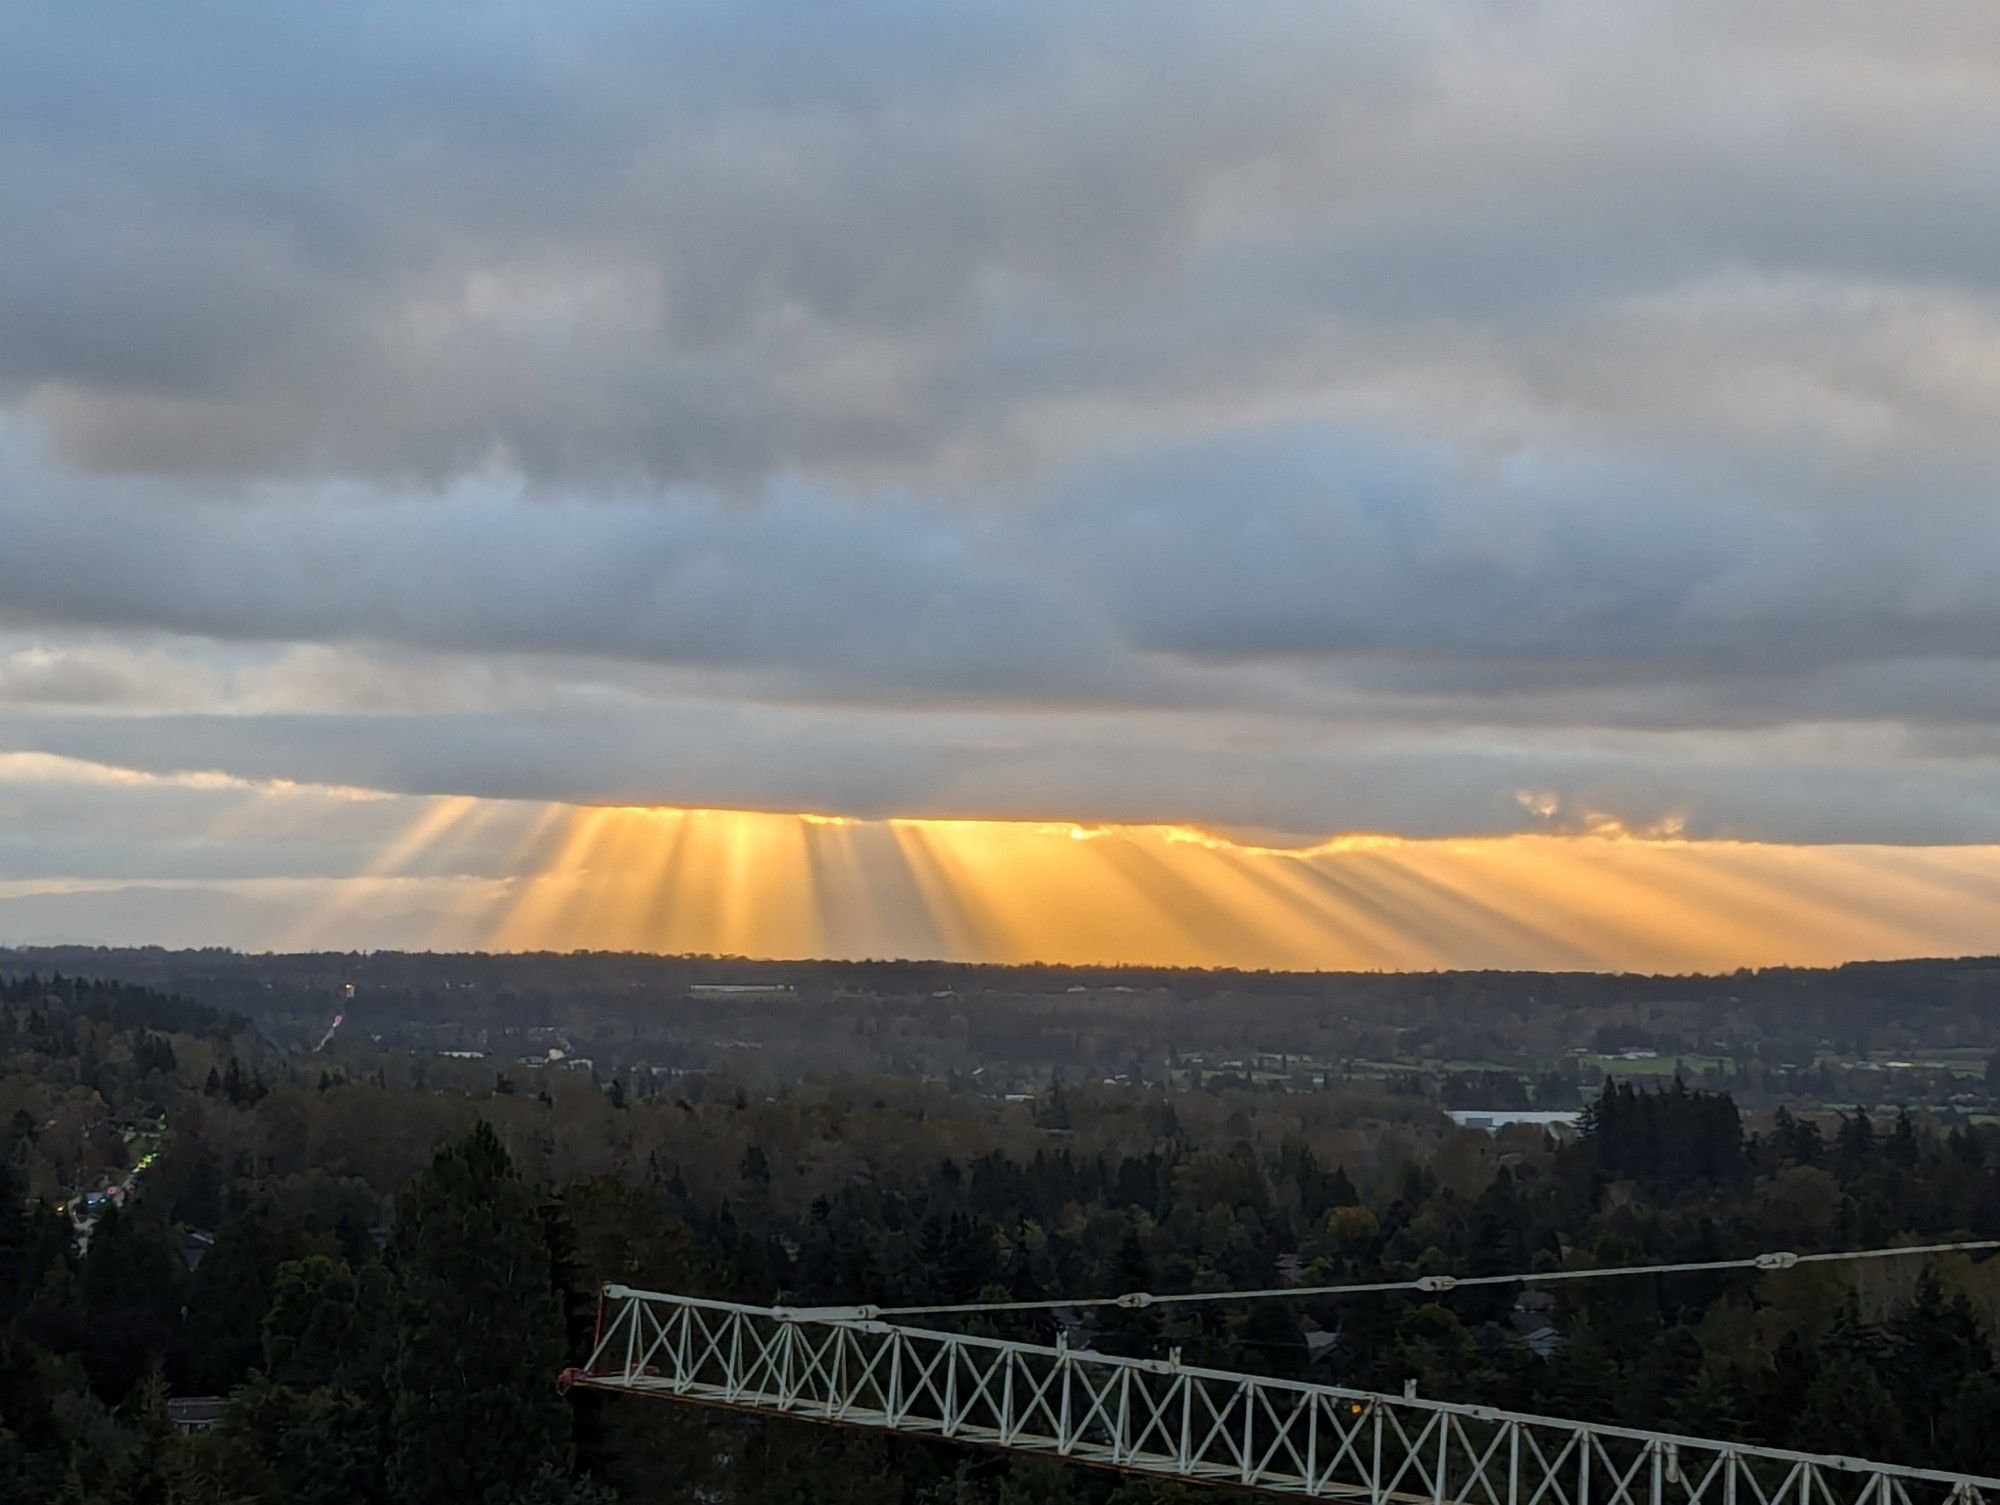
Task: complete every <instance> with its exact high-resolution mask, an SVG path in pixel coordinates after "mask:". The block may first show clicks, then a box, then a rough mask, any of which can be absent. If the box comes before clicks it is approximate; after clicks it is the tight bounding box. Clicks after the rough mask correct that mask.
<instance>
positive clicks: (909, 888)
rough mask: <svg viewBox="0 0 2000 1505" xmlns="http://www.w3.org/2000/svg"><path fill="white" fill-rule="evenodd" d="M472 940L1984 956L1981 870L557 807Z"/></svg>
mask: <svg viewBox="0 0 2000 1505" xmlns="http://www.w3.org/2000/svg"><path fill="white" fill-rule="evenodd" d="M556 824H557V826H558V827H559V828H560V830H559V834H557V835H556V836H555V837H554V838H553V839H550V840H547V841H545V843H544V846H543V850H544V852H545V854H546V860H545V861H544V862H542V864H541V865H540V866H539V867H538V868H537V869H536V870H535V871H534V872H532V873H530V874H527V875H524V876H522V877H520V878H518V879H516V880H515V881H514V882H513V883H512V884H511V885H510V889H511V892H510V893H509V894H508V896H507V898H506V900H505V902H504V904H502V905H500V906H499V907H498V908H497V909H496V912H494V913H493V914H492V916H491V927H490V929H489V930H488V931H487V933H486V934H485V936H484V937H483V939H484V941H485V943H486V944H488V945H490V946H493V947H497V948H503V949H543V948H551V949H570V948H577V947H584V948H604V949H615V950H626V949H631V950H649V951H666V952H682V951H695V952H717V953H727V954H742V955H751V956H784V957H802V956H828V957H863V956H877V957H889V956H923V957H944V958H950V959H957V960H973V961H1031V960H1044V961H1057V962H1074V963H1093V962H1147V963H1160V964H1174V965H1189V966H1243V967H1271V968H1430V967H1537V968H1540V967H1554V968H1581V967H1610V968H1626V969H1636V970H1666V971H1680V970H1693V969H1718V968H1731V967H1736V966H1758V965H1769V964H1775V963H1787V962H1790V963H1830V962H1838V961H1845V960H1850V959H1855V958H1862V957H1893V956H1911V955H1938V954H1962V953H1969V952H1977V951H1991V950H1993V949H1995V947H1996V945H2000V848H1995V847H1930V848H1909V847H1874V846H1810V847H1807V846H1772V845H1760V844H1754V843H1743V842H1692V841H1682V840H1653V839H1645V838H1638V837H1631V836H1623V835H1567V836H1558V835H1530V836H1507V837H1492V838H1479V839H1467V840H1401V839H1397V838H1388V837H1367V838H1352V839H1344V840H1334V841H1329V842H1327V843H1324V844H1322V845H1320V846H1316V847H1311V848H1306V849H1301V850H1297V851H1290V850H1284V849H1274V848H1268V847H1252V846H1243V845H1238V844H1236V843H1233V842H1230V841H1227V840H1224V839H1221V838H1218V837H1215V836H1211V835H1207V834H1204V833H1198V832H1191V831H1187V830H1184V829H1180V828H1176V827H1166V826H1103V827H1084V826H1070V825H1048V824H1034V823H1024V822H1010V821H937V820H907V821H904V820H892V821H851V820H836V819H829V818H825V817H816V816H807V815H775V814H757V813H748V812H740V811H720V810H667V809H589V810H575V811H570V812H568V813H567V814H566V815H564V816H562V817H560V818H559V819H558V820H557V822H556Z"/></svg>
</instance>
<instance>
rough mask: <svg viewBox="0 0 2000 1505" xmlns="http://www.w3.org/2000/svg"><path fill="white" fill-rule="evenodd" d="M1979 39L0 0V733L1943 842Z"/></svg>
mask: <svg viewBox="0 0 2000 1505" xmlns="http://www.w3.org/2000/svg"><path fill="white" fill-rule="evenodd" d="M1987 16H1988V13H1987V12H1986V10H1985V9H1984V8H1983V7H1975V6H1961V5H1949V4H1947V5H1939V6H1935V7H1929V8H1926V9H1925V10H1924V11H1923V12H1922V15H1921V18H1920V19H1913V18H1912V17H1911V16H1910V15H1908V14H1907V13H1903V12H1889V11H1886V10H1884V9H1882V8H1879V7H1875V6H1870V5H1862V4H1819V5H1811V6H1806V5H1784V4H1781V5H1774V6H1767V7H1758V8H1755V9H1754V10H1751V9H1745V8H1742V7H1737V6H1727V5H1721V4H1709V3H1698V4H1693V5H1675V6H1668V5H1658V6H1653V5H1641V6H1634V7H1626V8H1621V9H1619V10H1617V11H1607V10H1605V9H1603V8H1601V7H1594V6H1588V5H1581V4H1577V5H1563V4H1547V5H1527V6H1519V7H1500V8H1496V7H1490V6H1484V5H1471V4H1468V5H1464V6H1440V7H1430V8H1412V7H1393V6H1362V7H1350V8H1347V9H1344V10H1338V11H1335V10H1329V9H1327V8H1326V7H1324V6H1320V5H1304V4H1299V5H1293V4H1270V5H1250V6H1231V7H1227V8H1213V9H1199V8H1181V9H1162V8H1160V7H1156V6H1136V5H1135V6H1125V5H1102V6H1089V7H1078V6H1067V5H1066V6H1036V5H1021V6H1009V7H1005V8H995V9H991V10H986V11H975V12H964V13H962V12H957V11H947V10H942V9H940V8H937V7H934V6H920V5H902V4H883V5H875V4H870V5H863V6H857V7H845V8H842V9H841V10H840V11H838V12H830V11H827V10H825V9H824V8H815V7H805V6H791V5H785V6H776V7H769V8H763V9H759V10H757V11H755V12H745V11H744V10H742V9H741V8H738V7H722V6H702V5H684V6H671V7H661V6H639V5H615V4H599V5H590V6H585V7H572V8H566V9H564V10H561V11H551V10H547V9H544V8H537V7H529V6H520V5H511V4H501V5H490V6H482V7H480V8H478V9H477V10H476V11H464V10H460V9H455V8H446V7H434V6H428V5H366V4H364V5H355V6H341V7H320V8H317V9H309V10H265V9H254V8H248V9H246V8H240V7H227V6H215V7H204V6H194V7H177V8H175V9H174V10H173V11H171V12H168V11H165V10H158V9H141V10H139V11H135V12H131V13H128V14H121V15H120V16H119V17H118V18H117V21H116V24H115V25H114V24H112V23H111V22H110V21H108V20H104V19H99V18H94V17H93V16H92V15H91V14H90V13H88V12H84V11H78V10H76V9H74V8H67V9H49V10H42V11H37V12H33V13H31V14H27V15H24V16H22V17H19V18H15V19H14V22H13V24H12V25H11V26H10V38H9V45H8V46H7V47H6V48H4V49H0V174H4V180H5V181H6V182H7V183H8V185H9V210H8V213H7V214H5V215H4V216H0V410H4V414H3V415H0V425H4V426H0V630H4V631H6V632H8V633H9V634H11V637H10V640H9V643H10V645H12V646H9V648H8V651H7V652H5V653H0V716H5V717H6V718H7V719H6V721H5V738H4V741H0V748H4V747H5V746H15V747H37V748H48V749H50V750H56V751H71V752H75V753H77V754H78V755H79V756H87V757H91V758H99V759H102V760H104V761H107V762H112V763H122V762H142V761H145V760H149V759H150V760H153V761H154V762H158V761H160V760H165V761H166V762H167V763H169V764H171V766H174V767H221V768H230V769H232V770H235V771H239V772H245V773H252V774H256V775H258V776H261V777H313V778H324V779H329V780H332V781H334V782H339V783H371V782H372V783H377V784H379V785H381V786H382V787H385V788H395V789H406V790H413V791H419V792H433V791H440V790H444V791H460V790H462V791H467V792H483V793H493V794H504V795H516V796H522V797H534V798H540V797H558V798H573V799H585V800H589V799H616V800H629V801H637V802H645V801H660V802H677V803H690V804H705V803H712V804H743V805H753V806H762V807H767V808H769V807H787V806H812V807H821V808H840V809H853V810H863V811H867V812H872V813H888V812H895V811H897V810H899V809H902V810H905V811H917V810H921V811H924V812H927V813H940V814H948V813H954V812H955V811H962V812H968V813H995V814H997V813H1032V814H1047V815H1059V814H1074V815H1077V816H1081V817H1084V818H1089V817H1094V816H1095V817H1104V818H1111V817H1114V816H1115V817H1120V818H1135V819H1136V818H1167V819H1172V818H1178V817H1181V816H1186V817H1187V818H1200V819H1205V820H1216V821H1229V822H1240V823H1245V824H1255V825H1261V826H1267V827H1273V828H1277V829H1283V830H1290V831H1304V830H1311V829H1316V828H1321V827H1350V826H1360V827H1368V828H1385V827H1387V828H1394V829H1406V830H1411V831H1426V832H1434V831H1451V830H1462V829H1515V828H1520V827H1522V826H1524V825H1532V824H1533V823H1534V821H1535V820H1536V819H1538V817H1535V816H1534V815H1533V814H1532V813H1531V812H1530V811H1529V808H1528V806H1527V805H1524V804H1523V803H1522V802H1521V800H1520V799H1519V798H1518V796H1519V795H1520V794H1521V792H1522V791H1523V790H1528V791H1551V792H1554V793H1555V794H1556V795H1557V796H1558V804H1559V806H1560V808H1561V810H1562V811H1563V812H1564V813H1563V816H1562V818H1563V819H1565V820H1568V819H1581V818H1583V817H1584V816H1585V815H1586V814H1589V813H1604V814H1610V815H1615V816H1617V817H1618V818H1620V819H1624V820H1627V821H1629V822H1631V823H1633V824H1635V825H1637V824H1649V823H1651V822H1653V821H1656V820H1665V819H1668V818H1674V819H1684V820H1686V821H1688V822H1689V823H1690V825H1689V829H1691V830H1695V831H1697V832H1717V831H1727V832H1735V833H1740V834H1756V835H1765V836H1775V837H1780V838H1785V837H1790V838H1797V839H1812V840H1819V839H1832V838H1836V837H1840V836H1843V835H1848V836H1858V835H1864V834H1865V835H1868V836H1871V837H1880V838H1888V839H1903V840H1938V839H1952V838H1953V837H1954V836H1957V837H1961V838H1962V837H1969V836H1971V835H1973V834H1976V833H1979V832H1985V831H1987V830H1988V828H1989V826H1990V825H1991V823H1992V813H1991V809H1990V806H1991V805H1992V803H1993V793H1992V791H1994V790H1995V789H1996V788H2000V784H1997V783H1996V781H1995V777H1994V772H1993V768H1994V765H1993V762H1992V758H1993V752H1992V749H1993V748H1994V747H1995V746H1996V745H2000V736H1996V729H2000V604H1996V603H2000V509H1996V507H1995V506H1994V501H1995V498H1994V495H1993V481H1992V477H1993V476H1994V475H1995V474H2000V252H1996V249H1995V248H1996V247H2000V198H1996V190H1995V188H1994V186H1993V185H1994V184H1995V183H1996V182H2000V33H1995V32H1994V31H1993V29H1992V28H1991V27H1990V25H1989V24H1988V21H1987ZM57 639H62V644H60V645H57V646H59V647H60V649H61V651H56V647H52V646H50V645H55V644H57ZM44 640H46V641H44ZM301 654H316V655H317V657H311V658H301V657H300V656H299V655H301ZM246 665H248V666H249V667H246ZM301 710H305V711H317V712H321V713H323V719H314V718H313V717H306V718H304V719H299V718H297V717H296V716H294V715H293V714H292V713H296V712H299V711H301ZM78 711H88V712H90V713H91V714H90V715H89V716H78V715H75V714H73V713H75V712H78ZM1113 711H1116V712H1118V713H1120V715H1119V716H1113V715H1111V714H1110V713H1111V712H1113ZM137 712H144V713H146V719H144V720H141V719H138V718H137V717H136V716H134V715H125V714H121V713H137ZM174 713H180V714H174ZM207 713H217V714H207ZM1121 717H1122V719H1121ZM953 718H957V719H956V720H954V719H953ZM1093 718H1094V719H1093ZM1620 738H1623V739H1626V740H1624V741H1618V740H1617V739H1620ZM121 739H122V750H121ZM1607 739H1610V740H1607ZM1647 739H1654V740H1652V741H1648V740H1647ZM140 743H143V744H144V745H143V747H138V746H137V745H136V744H140ZM1614 744H1615V745H1614ZM1913 748H1914V749H1918V750H1921V751H1925V752H1928V753H1930V754H1933V755H1934V756H1931V757H1928V758H1925V759H1919V760H1918V761H1915V762H1909V761H1906V760H1907V757H1908V754H1909V752H1910V750H1911V749H1913ZM149 766H150V765H149ZM1897 780H1900V781H1901V782H1896V781H1897Z"/></svg>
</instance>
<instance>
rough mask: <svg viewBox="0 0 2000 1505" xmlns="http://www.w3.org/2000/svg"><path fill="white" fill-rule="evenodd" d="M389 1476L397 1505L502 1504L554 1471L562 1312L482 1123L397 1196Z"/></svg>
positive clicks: (511, 1174)
mask: <svg viewBox="0 0 2000 1505" xmlns="http://www.w3.org/2000/svg"><path fill="white" fill-rule="evenodd" d="M395 1250H396V1256H397V1260H398V1262H399V1271H398V1274H399V1282H398V1286H399V1288H398V1291H397V1296H396V1353H395V1358H394V1361H393V1363H392V1366H391V1376H392V1379H391V1390H392V1396H393V1428H392V1432H393V1437H394V1442H393V1444H392V1448H393V1451H392V1453H391V1456H390V1464H389V1467H390V1478H391V1481H392V1484H393V1486H394V1491H395V1494H396V1496H397V1498H398V1499H399V1500H401V1501H405V1502H407V1505H512V1502H513V1501H514V1500H516V1499H517V1498H518V1495H519V1491H520V1488H521V1483H522V1481H523V1480H527V1479H532V1478H535V1477H536V1476H537V1475H539V1474H541V1473H542V1472H543V1471H544V1470H545V1469H551V1468H552V1469H555V1470H557V1471H559V1472H566V1471H567V1469H568V1466H569V1461H570V1450H571V1449H570V1421H569V1412H568V1409H567V1407H566V1405H565V1403H564V1401H563V1399H562V1397H561V1395H560V1394H558V1392H557V1390H556V1383H555V1382H556V1376H557V1374H558V1373H559V1372H560V1370H561V1368H562V1365H563V1326H562V1311H561V1306H560V1303H559V1302H558V1300H557V1297H556V1292H555V1287H554V1283H553V1280H552V1277H551V1273H550V1269H549V1249H548V1244H547V1242H546V1240H545V1238H544V1236H543V1231H542V1228H541V1225H540V1222H539V1220H538V1218H537V1216H536V1198H535V1194H534V1192H533V1191H532V1190H531V1189H530V1188H529V1186H528V1185H527V1183H526V1182H525V1181H523V1180H522V1178H521V1176H520V1173H519V1172H518V1171H516V1170H515V1168H514V1164H513V1162H512V1161H511V1160H510V1159H509V1158H508V1156H507V1152H506V1150H505V1149H504V1148H502V1146H501V1144H500V1141H499V1138H498V1137H497V1136H496V1135H495V1134H494V1132H493V1130H492V1128H491V1127H490V1126H489V1125H487V1124H485V1123H483V1122H482V1123H481V1124H480V1125H479V1126H478V1127H477V1128H476V1129H474V1130H473V1131H472V1132H471V1133H470V1134H468V1135H466V1136H465V1137H464V1138H463V1139H460V1140H457V1141H455V1142H454V1143H452V1144H450V1145H448V1146H446V1147H445V1148H444V1149H443V1150H441V1151H439V1152H438V1155H437V1157H436V1158H435V1159H434V1160H433V1161H432V1162H431V1164H430V1168H429V1169H428V1170H426V1171H424V1172H423V1173H422V1174H421V1175H419V1176H418V1177H417V1178H416V1179H415V1180H414V1181H412V1182H411V1183H410V1185H409V1187H408V1188H407V1189H406V1190H405V1191H404V1192H403V1194H402V1195H401V1196H400V1197H398V1198H397V1200H396V1226H395Z"/></svg>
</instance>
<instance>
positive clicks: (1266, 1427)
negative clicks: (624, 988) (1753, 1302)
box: [567, 1285, 2000, 1505]
mask: <svg viewBox="0 0 2000 1505" xmlns="http://www.w3.org/2000/svg"><path fill="white" fill-rule="evenodd" d="M604 1301H605V1313H606V1320H605V1323H604V1325H603V1327H602V1329H601V1332H600V1334H599V1337H598V1341H597V1344H596V1347H595V1349H594V1350H593V1351H592V1353H591V1356H590V1361H589V1363H588V1364H587V1365H585V1367H584V1368H583V1369H581V1370H576V1371H572V1372H571V1373H570V1374H569V1375H568V1376H567V1378H568V1379H569V1380H570V1382H571V1383H574V1384H580V1385H587V1386H591V1387H594V1388H597V1389H604V1390H620V1391H628V1392H631V1393H634V1394H642V1395H658V1396H664V1397H667V1398H670V1399H680V1400H684V1401H694V1402H700V1403H705V1404H709V1405H720V1406H727V1407H732V1408H736V1409H740V1410H743V1411H746V1412H752V1413H757V1414H762V1415H784V1416H794V1417H798V1418H801V1419H803V1420H808V1421H820V1422H833V1423H840V1424H845V1425H849V1426H860V1427H871V1428H875V1429H877V1430H882V1431H893V1432H900V1433H906V1434H910V1435H914V1436H929V1437H941V1438H947V1439H952V1440H955V1441H960V1442H965V1443H972V1444H980V1445H985V1446H989V1447H999V1448H1005V1449H1009V1450H1013V1451H1020V1452H1029V1453H1042V1454H1047V1455H1051V1456H1055V1457H1062V1458H1070V1459H1074V1460H1075V1461H1077V1462H1080V1463H1091V1464H1097V1465H1100V1466H1105V1467H1111V1468H1118V1469H1124V1470H1128V1471H1130V1472H1133V1473H1140V1474H1151V1475H1157V1476H1161V1477H1167V1478H1177V1479H1183V1480H1187V1481H1190V1482H1199V1483H1209V1484H1226V1485H1234V1486H1237V1487H1240V1488H1247V1489H1253V1490H1261V1491H1265V1492H1267V1493H1271V1494H1283V1495H1303V1496H1305V1497H1307V1498H1313V1499H1333V1500H1367V1501H1369V1502H1370V1505H2000V1480H1996V1479H1987V1478H1977V1477H1974V1476H1971V1475H1963V1474H1950V1473H1940V1472H1937V1471H1935V1470H1930V1469H1917V1468H1901V1467H1897V1466H1895V1465H1892V1464H1886V1463H1869V1462H1866V1461H1864V1460H1861V1459H1857V1458H1841V1457H1832V1456H1826V1455H1821V1454H1812V1453H1800V1452H1793V1451H1789V1450H1786V1449H1783V1448H1765V1447H1750V1446H1744V1445H1739V1444H1733V1443H1723V1442H1713V1441H1703V1440H1701V1439H1699V1438H1693V1437H1678V1436H1674V1435H1671V1434H1669V1433H1665V1432H1649V1431H1641V1430H1637V1429H1634V1428H1630V1427H1611V1426H1597V1425H1593V1424H1586V1423H1582V1422H1574V1421H1563V1420H1559V1419H1557V1418H1554V1417H1548V1416H1527V1415H1521V1414H1517V1413H1513V1412H1507V1411H1495V1410H1491V1409H1489V1408H1486V1407H1483V1406H1464V1405H1455V1404H1452V1403H1449V1402H1445V1401H1433V1400H1418V1399H1414V1398H1410V1397H1404V1396H1392V1395H1379V1394H1376V1393H1374V1392H1372V1391H1364V1390H1347V1389H1342V1388H1341V1387H1339V1386H1335V1385H1314V1384H1307V1383H1304V1382H1301V1381H1297V1380H1279V1379H1265V1378H1263V1377H1262V1376H1258V1375H1247V1374H1232V1373H1229V1372H1227V1371H1224V1370H1217V1369H1198V1368H1193V1367H1189V1366H1184V1365H1181V1364H1179V1363H1178V1362H1168V1361H1161V1360H1155V1359H1127V1358H1120V1357H1116V1356H1114V1355H1110V1354H1098V1353H1091V1352H1088V1351H1085V1350H1078V1349H1071V1348H1066V1347H1056V1348H1048V1347H1042V1346H1038V1345H1035V1344H1030V1343H1014V1342H1009V1341H1007V1340H1005V1339H1000V1338H984V1337H975V1336H969V1335H966V1334H962V1333H944V1332H932V1331H928V1330H925V1329H922V1328H912V1327H904V1326H901V1325H898V1324H894V1323H888V1322H882V1321H878V1320H872V1319H863V1318H857V1317H841V1316H828V1315H825V1314H813V1313H808V1312H790V1311H786V1310H784V1309H782V1308H780V1309H772V1308H766V1307H751V1306H740V1305H736V1304H734V1303H730V1302H723V1301H708V1300H703V1299H700V1298H697V1297H692V1296H673V1295H665V1294H662V1293H659V1292H655V1291H635V1290H632V1289H630V1288H629V1287H625V1286H616V1285H613V1286H606V1287H605V1289H604Z"/></svg>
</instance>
